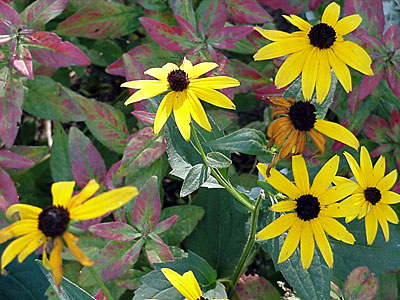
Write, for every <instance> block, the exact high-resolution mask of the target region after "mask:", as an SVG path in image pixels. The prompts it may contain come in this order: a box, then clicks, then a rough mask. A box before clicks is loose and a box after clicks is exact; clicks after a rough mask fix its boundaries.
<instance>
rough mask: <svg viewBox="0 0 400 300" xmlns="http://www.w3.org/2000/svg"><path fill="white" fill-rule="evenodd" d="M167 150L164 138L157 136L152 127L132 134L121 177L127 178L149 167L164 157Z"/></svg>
mask: <svg viewBox="0 0 400 300" xmlns="http://www.w3.org/2000/svg"><path fill="white" fill-rule="evenodd" d="M165 148H166V143H165V139H164V137H163V136H161V135H158V136H155V135H154V131H153V128H152V127H145V128H143V129H141V130H140V131H138V132H136V133H134V134H132V135H131V137H130V139H129V142H128V145H127V146H126V148H125V151H124V155H123V157H122V163H121V167H120V168H119V170H118V173H119V175H121V176H126V175H127V174H129V173H132V172H133V171H134V170H136V169H138V168H145V167H148V166H149V165H151V164H152V163H153V162H155V161H156V160H157V159H158V158H160V156H161V155H163V153H164V152H165Z"/></svg>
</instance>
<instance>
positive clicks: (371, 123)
mask: <svg viewBox="0 0 400 300" xmlns="http://www.w3.org/2000/svg"><path fill="white" fill-rule="evenodd" d="M388 130H389V126H388V124H387V122H386V121H385V119H383V118H381V117H378V116H375V115H370V116H368V118H367V119H366V120H365V122H364V127H363V132H364V134H365V135H366V136H367V137H369V138H370V139H371V140H373V141H374V142H376V143H386V142H388V137H387V136H386V133H387V132H388Z"/></svg>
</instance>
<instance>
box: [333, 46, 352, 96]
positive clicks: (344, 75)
mask: <svg viewBox="0 0 400 300" xmlns="http://www.w3.org/2000/svg"><path fill="white" fill-rule="evenodd" d="M328 59H329V64H330V65H331V66H332V69H333V71H334V72H335V74H336V77H337V78H338V80H339V82H340V84H341V85H342V86H343V88H344V90H345V91H346V92H347V93H348V92H350V91H351V90H352V86H351V75H350V71H349V68H348V67H347V66H346V64H345V63H344V62H343V61H341V60H340V59H339V58H338V57H337V56H336V54H335V53H334V52H333V50H332V49H328Z"/></svg>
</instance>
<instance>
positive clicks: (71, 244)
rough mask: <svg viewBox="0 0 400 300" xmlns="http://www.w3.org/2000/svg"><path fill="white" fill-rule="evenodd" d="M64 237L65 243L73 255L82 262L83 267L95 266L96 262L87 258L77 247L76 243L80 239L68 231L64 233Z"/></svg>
mask: <svg viewBox="0 0 400 300" xmlns="http://www.w3.org/2000/svg"><path fill="white" fill-rule="evenodd" d="M63 237H64V240H65V242H66V243H67V246H68V248H69V250H71V252H72V254H73V255H74V256H75V258H76V259H77V260H78V261H79V262H80V264H81V265H83V266H87V267H90V266H92V265H93V264H94V261H92V260H90V259H89V258H87V257H86V255H85V254H84V253H83V252H82V250H81V249H79V248H78V247H77V246H76V244H75V241H77V240H78V238H76V237H75V236H74V235H73V234H72V233H70V232H68V231H66V232H64V234H63Z"/></svg>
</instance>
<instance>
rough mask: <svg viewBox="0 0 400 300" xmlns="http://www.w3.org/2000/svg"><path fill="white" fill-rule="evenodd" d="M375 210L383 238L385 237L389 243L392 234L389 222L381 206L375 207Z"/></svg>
mask: <svg viewBox="0 0 400 300" xmlns="http://www.w3.org/2000/svg"><path fill="white" fill-rule="evenodd" d="M373 209H375V212H376V214H375V215H376V218H377V219H378V222H379V225H381V228H382V232H383V236H384V237H385V241H386V242H387V241H389V237H390V234H389V225H388V222H387V221H386V218H385V215H384V212H383V211H381V210H380V206H379V205H375V207H374V208H373Z"/></svg>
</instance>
